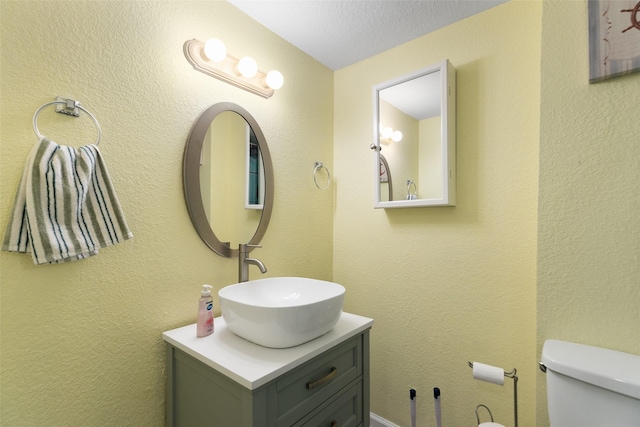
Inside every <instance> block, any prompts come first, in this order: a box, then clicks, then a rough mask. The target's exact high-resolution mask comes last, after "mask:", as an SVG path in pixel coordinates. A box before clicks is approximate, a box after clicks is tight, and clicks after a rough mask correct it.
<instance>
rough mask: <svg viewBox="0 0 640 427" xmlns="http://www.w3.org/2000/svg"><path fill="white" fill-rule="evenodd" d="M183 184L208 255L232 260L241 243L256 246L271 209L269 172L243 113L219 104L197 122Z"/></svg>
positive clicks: (264, 151)
mask: <svg viewBox="0 0 640 427" xmlns="http://www.w3.org/2000/svg"><path fill="white" fill-rule="evenodd" d="M183 178H184V189H185V198H186V201H187V208H188V209H189V215H190V216H191V220H192V222H193V224H194V226H195V228H196V230H197V232H198V234H199V235H200V237H201V238H202V240H203V241H204V242H205V243H206V244H207V245H208V246H209V247H210V248H211V249H212V250H213V251H215V252H216V253H218V254H219V255H222V256H227V257H233V256H237V255H238V249H237V248H238V245H239V244H240V243H249V244H251V245H257V244H258V243H260V239H262V236H263V235H264V233H265V231H266V227H267V225H268V223H269V219H270V217H271V210H272V208H273V167H272V163H271V157H270V155H269V150H268V147H267V143H266V140H265V138H264V135H263V134H262V131H261V130H260V127H259V126H258V124H257V122H256V121H255V120H254V119H253V117H252V116H251V115H250V114H249V113H248V112H247V111H246V110H244V109H243V108H241V107H240V106H238V105H235V104H232V103H220V104H215V105H214V106H212V107H210V108H209V109H207V110H206V111H205V112H204V113H203V114H202V115H201V116H200V118H199V119H198V120H197V121H196V123H195V124H194V126H193V128H192V129H191V133H190V135H189V138H188V140H187V146H186V148H185V157H184V165H183ZM214 230H215V231H214Z"/></svg>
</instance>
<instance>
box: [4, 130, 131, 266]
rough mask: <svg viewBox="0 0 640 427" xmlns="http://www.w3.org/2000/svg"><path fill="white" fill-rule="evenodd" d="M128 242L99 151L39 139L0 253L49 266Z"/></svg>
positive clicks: (85, 256) (128, 235)
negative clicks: (28, 256) (19, 255)
mask: <svg viewBox="0 0 640 427" xmlns="http://www.w3.org/2000/svg"><path fill="white" fill-rule="evenodd" d="M132 237H133V234H132V233H131V231H130V230H129V227H128V225H127V222H126V221H125V218H124V214H123V212H122V208H121V207H120V202H119V201H118V198H117V197H116V194H115V192H114V189H113V184H112V183H111V178H110V177H109V174H108V172H107V168H106V167H105V164H104V161H103V160H102V156H101V154H100V151H99V150H98V147H97V146H96V145H86V146H84V147H80V148H78V149H76V148H72V147H68V146H64V145H58V144H56V143H55V142H53V141H50V140H48V139H47V138H44V137H43V138H42V139H40V141H39V142H38V143H37V144H36V146H35V147H33V150H31V154H30V155H29V158H28V159H27V164H26V166H25V170H24V173H23V174H22V179H21V181H20V187H19V188H18V193H17V194H16V199H15V207H14V209H13V211H12V213H11V219H10V222H9V224H8V226H7V231H6V233H5V236H4V241H3V242H2V250H3V251H10V252H25V253H26V252H30V253H31V255H32V256H33V262H34V263H35V264H52V263H60V262H66V261H77V260H79V259H84V258H87V257H89V256H92V255H97V254H98V249H99V248H104V247H107V246H111V245H114V244H116V243H120V242H123V241H124V240H127V239H130V238H132Z"/></svg>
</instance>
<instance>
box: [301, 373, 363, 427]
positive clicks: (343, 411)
mask: <svg viewBox="0 0 640 427" xmlns="http://www.w3.org/2000/svg"><path fill="white" fill-rule="evenodd" d="M361 425H362V383H361V382H358V383H356V384H354V385H353V386H351V387H349V389H348V390H346V391H344V392H343V393H341V394H340V395H338V396H337V397H336V398H334V399H332V400H331V401H330V402H328V403H327V405H325V406H323V407H320V408H318V410H316V411H314V413H312V414H311V415H310V416H309V417H305V419H303V420H300V422H299V423H297V424H295V426H294V427H359V426H361Z"/></svg>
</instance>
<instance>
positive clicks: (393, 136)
mask: <svg viewBox="0 0 640 427" xmlns="http://www.w3.org/2000/svg"><path fill="white" fill-rule="evenodd" d="M455 78H456V77H455V69H454V68H453V66H451V64H450V63H449V61H443V62H441V63H438V64H435V65H432V66H430V67H426V68H423V69H421V70H418V71H416V72H413V73H410V74H407V75H404V76H401V77H398V78H395V79H392V80H389V81H386V82H384V83H381V84H378V85H376V86H374V88H373V106H374V107H373V109H374V111H373V124H374V143H373V144H372V148H373V149H374V152H375V155H374V161H375V171H376V172H375V181H374V183H375V184H374V185H375V204H374V205H375V207H376V208H408V207H425V206H455V198H456V185H455V177H456V169H455V168H456V162H455V158H456V144H455V129H456V117H455V111H456V101H455V100H456V90H455V87H456V81H455ZM392 182H393V185H391V183H392Z"/></svg>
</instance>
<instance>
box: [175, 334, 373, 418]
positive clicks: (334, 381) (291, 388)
mask: <svg viewBox="0 0 640 427" xmlns="http://www.w3.org/2000/svg"><path fill="white" fill-rule="evenodd" d="M273 351H274V352H277V351H280V350H273ZM256 363H259V362H257V361H256ZM265 363H268V362H265ZM167 426H169V427H205V426H207V427H209V426H215V427H284V426H286V427H290V426H295V427H302V426H304V427H325V426H326V427H368V426H369V329H366V330H364V331H362V332H360V333H359V334H358V335H355V336H353V337H351V338H349V339H347V340H345V341H343V342H340V343H338V344H336V345H335V346H334V347H332V348H330V349H328V350H326V351H324V352H323V353H321V354H319V355H317V356H315V357H313V358H311V359H310V360H308V361H306V362H304V363H302V364H301V365H299V366H297V367H295V368H292V369H291V370H289V371H288V372H285V373H282V374H281V375H280V376H278V377H277V378H274V379H272V380H271V381H269V382H268V383H266V384H264V385H262V386H260V387H258V388H256V389H253V390H250V389H249V388H247V387H245V386H243V385H241V384H239V383H237V382H235V381H234V380H232V379H230V378H229V377H228V376H227V375H224V374H223V373H221V372H218V371H217V370H216V369H213V368H211V367H210V366H207V365H206V364H204V363H202V362H201V361H200V360H197V359H196V358H194V357H193V356H191V355H189V354H187V353H185V352H184V351H182V350H181V349H179V348H177V347H175V346H173V345H172V344H171V343H167Z"/></svg>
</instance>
